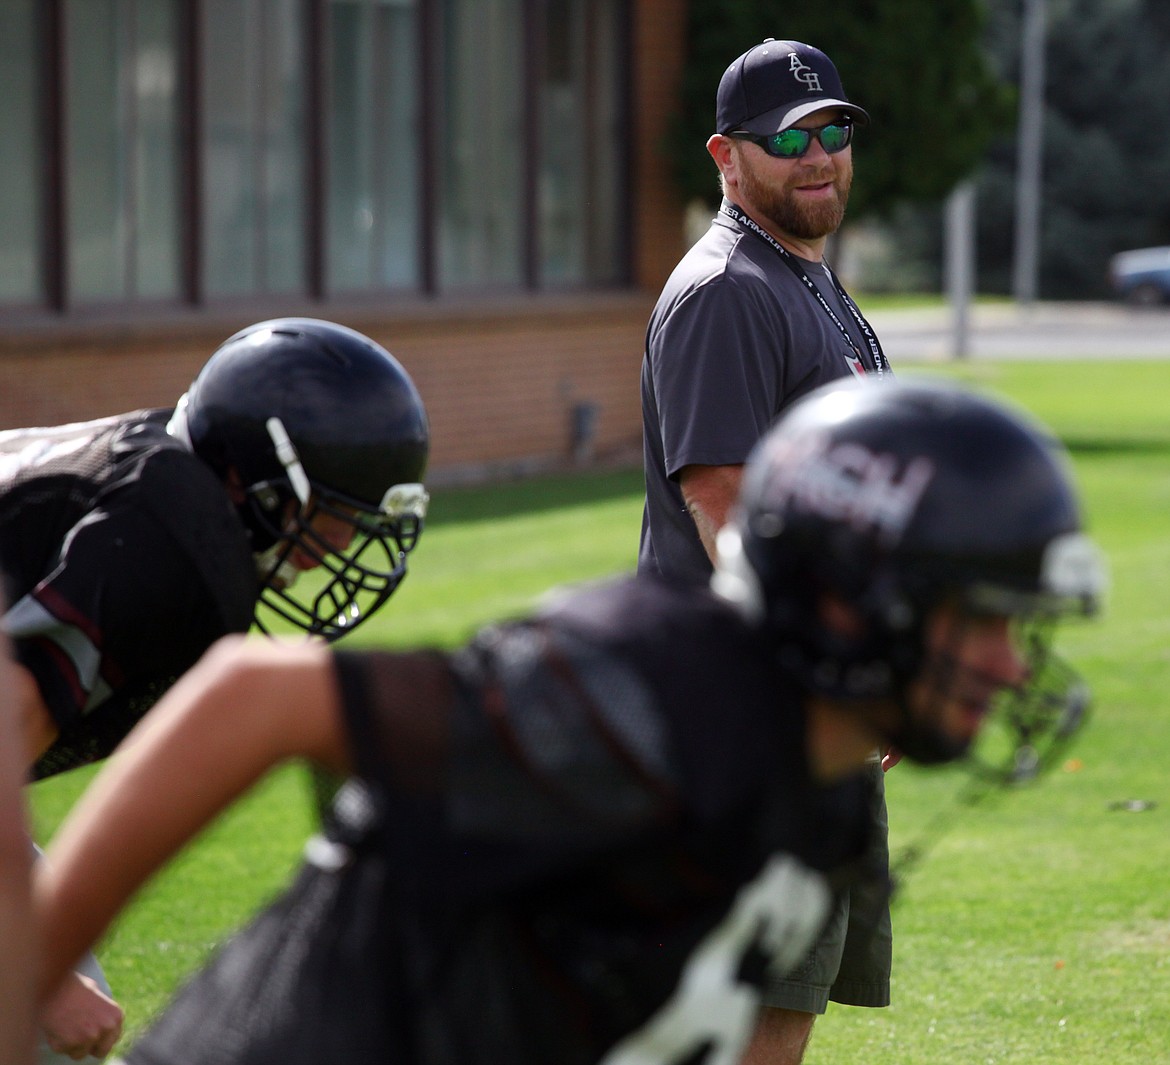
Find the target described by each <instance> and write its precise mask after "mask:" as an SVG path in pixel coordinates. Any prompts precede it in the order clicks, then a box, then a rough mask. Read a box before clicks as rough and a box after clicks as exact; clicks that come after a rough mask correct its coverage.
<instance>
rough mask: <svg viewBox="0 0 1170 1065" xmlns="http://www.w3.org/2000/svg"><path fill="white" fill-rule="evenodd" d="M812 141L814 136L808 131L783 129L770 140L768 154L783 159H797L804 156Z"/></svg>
mask: <svg viewBox="0 0 1170 1065" xmlns="http://www.w3.org/2000/svg"><path fill="white" fill-rule="evenodd" d="M811 140H812V134H811V133H809V131H808V130H807V129H782V130H781V131H780V132H779V133H774V134H772V136H771V137H769V138H768V143H767V149H768V154H769V155H775V156H779V158H781V159H795V158H796V157H797V156H798V155H804V153H805V151H806V150H807V149H808V146H809V142H810V141H811Z"/></svg>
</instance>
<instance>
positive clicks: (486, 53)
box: [437, 0, 527, 290]
mask: <svg viewBox="0 0 1170 1065" xmlns="http://www.w3.org/2000/svg"><path fill="white" fill-rule="evenodd" d="M443 37H444V41H443V45H444V47H443V57H442V82H441V83H442V87H443V92H442V95H441V97H440V100H441V109H440V112H439V114H438V116H437V119H438V123H437V124H438V128H439V130H440V137H439V145H438V153H439V164H438V165H439V175H440V177H439V188H440V192H439V216H438V272H439V287H440V289H441V290H451V289H460V288H466V287H469V286H478V287H488V288H496V287H501V286H502V287H514V286H516V285H518V284H519V283H520V281H521V278H522V276H523V260H522V250H523V244H522V241H521V235H522V227H523V225H524V220H525V214H524V201H523V196H524V181H523V178H524V170H523V165H524V149H525V130H524V107H523V90H524V62H523V57H524V56H525V55H527V49H525V48H524V4H523V0H446V3H445V4H444V18H443Z"/></svg>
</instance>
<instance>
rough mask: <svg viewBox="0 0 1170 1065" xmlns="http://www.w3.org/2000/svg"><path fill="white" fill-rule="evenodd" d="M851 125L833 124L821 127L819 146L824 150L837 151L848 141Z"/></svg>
mask: <svg viewBox="0 0 1170 1065" xmlns="http://www.w3.org/2000/svg"><path fill="white" fill-rule="evenodd" d="M851 132H852V127H851V126H848V125H841V126H837V125H833V126H822V127H821V147H822V148H824V149H825V151H826V152H839V151H840V150H841V149H842V148H844V147H845V146H846V145H847V144H848V143H849V137H850V134H851Z"/></svg>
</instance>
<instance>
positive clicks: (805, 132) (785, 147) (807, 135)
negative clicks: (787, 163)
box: [727, 122, 853, 159]
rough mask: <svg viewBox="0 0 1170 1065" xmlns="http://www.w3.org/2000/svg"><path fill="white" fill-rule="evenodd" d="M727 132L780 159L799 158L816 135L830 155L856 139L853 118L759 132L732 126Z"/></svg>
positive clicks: (730, 135)
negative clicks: (767, 132)
mask: <svg viewBox="0 0 1170 1065" xmlns="http://www.w3.org/2000/svg"><path fill="white" fill-rule="evenodd" d="M727 136H729V137H735V138H736V139H738V140H743V141H751V142H752V144H758V145H759V146H760V147H761V148H763V149H764V151H766V152H767V153H768V154H769V155H771V156H775V157H776V158H777V159H799V158H800V157H801V156H802V155H804V153H805V152H807V151H808V150H809V147H810V146H811V145H812V140H813V137H816V139H817V140H818V141H820V142H821V147H822V148H824V149H825V151H826V152H827V153H828V154H829V155H835V154H836V153H837V152H840V151H843V150H844V149H845V148H847V147H849V142H850V141H851V140H853V123H852V122H830V123H828V124H827V125H824V126H815V127H814V128H813V129H799V128H797V127H796V126H792V127H791V128H789V129H782V130H780V132H779V133H769V134H768V135H767V136H760V135H759V134H758V133H749V132H748V131H747V130H746V129H737V130H733V131H732V132H731V133H728V134H727Z"/></svg>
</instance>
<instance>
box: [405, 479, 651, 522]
mask: <svg viewBox="0 0 1170 1065" xmlns="http://www.w3.org/2000/svg"><path fill="white" fill-rule="evenodd" d="M642 492H643V482H642V468H641V467H640V466H635V467H626V468H622V469H606V470H576V471H571V472H568V473H557V474H548V475H543V476H534V477H530V478H527V477H526V478H522V479H519V480H510V481H498V482H492V483H487V484H479V485H467V486H452V487H438V488H435V489H434V490H433V491H432V492H431V505H430V509H429V512H428V516H427V524H428V525H442V524H444V523H447V522H451V523H455V522H469V521H486V520H488V519H491V518H501V517H506V516H516V515H521V514H536V513H540V512H542V511H547V510H559V509H561V508H563V507H572V506H578V505H586V504H591V503H600V502H604V501H606V500H610V499H621V498H625V497H627V496H634V495H636V496H641V495H642Z"/></svg>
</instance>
